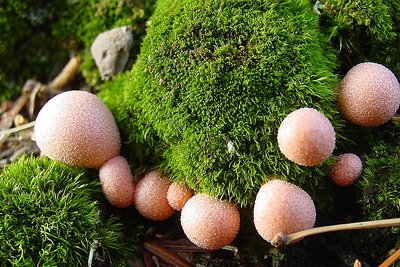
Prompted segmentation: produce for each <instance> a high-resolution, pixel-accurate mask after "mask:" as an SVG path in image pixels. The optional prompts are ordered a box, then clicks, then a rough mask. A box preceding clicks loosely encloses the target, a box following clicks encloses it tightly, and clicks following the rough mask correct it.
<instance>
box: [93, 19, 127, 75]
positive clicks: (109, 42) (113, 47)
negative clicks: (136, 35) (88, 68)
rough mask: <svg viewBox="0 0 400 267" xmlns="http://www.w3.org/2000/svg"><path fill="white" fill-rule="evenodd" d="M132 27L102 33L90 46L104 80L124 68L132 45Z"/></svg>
mask: <svg viewBox="0 0 400 267" xmlns="http://www.w3.org/2000/svg"><path fill="white" fill-rule="evenodd" d="M132 43H133V37H132V32H131V28H130V27H129V26H123V27H119V28H115V29H112V30H109V31H106V32H103V33H100V34H99V35H98V36H97V37H96V39H95V40H94V42H93V44H92V46H91V47H90V52H91V53H92V55H93V58H94V61H95V62H96V65H97V67H98V68H99V70H100V75H101V78H102V79H103V80H109V79H111V78H112V77H114V76H115V75H116V74H117V73H119V72H121V71H123V70H124V67H125V64H126V62H127V61H128V58H129V49H130V48H131V47H132Z"/></svg>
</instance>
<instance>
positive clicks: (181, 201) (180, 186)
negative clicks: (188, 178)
mask: <svg viewBox="0 0 400 267" xmlns="http://www.w3.org/2000/svg"><path fill="white" fill-rule="evenodd" d="M192 196H193V192H192V190H191V189H190V188H189V187H188V186H187V184H185V183H172V184H171V185H170V186H169V188H168V192H167V200H168V203H169V205H170V206H171V207H172V208H173V209H174V210H178V211H179V210H182V208H183V206H185V203H186V202H187V201H188V200H189V199H190V198H191V197H192Z"/></svg>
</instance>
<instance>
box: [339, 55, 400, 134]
mask: <svg viewBox="0 0 400 267" xmlns="http://www.w3.org/2000/svg"><path fill="white" fill-rule="evenodd" d="M337 103H338V106H339V109H340V112H341V113H342V114H343V116H344V117H345V118H346V119H347V120H349V121H350V122H352V123H354V124H357V125H361V126H379V125H382V124H383V123H385V122H387V121H389V120H390V119H391V118H392V117H393V115H394V113H395V112H396V110H397V109H398V107H399V104H400V85H399V81H398V80H397V78H396V76H395V75H394V74H393V72H392V71H390V70H389V69H388V68H386V67H385V66H383V65H381V64H377V63H372V62H365V63H361V64H358V65H356V66H354V67H353V68H351V69H350V70H349V71H348V72H347V74H346V76H345V77H344V79H343V80H342V82H341V84H340V88H339V92H338V98H337Z"/></svg>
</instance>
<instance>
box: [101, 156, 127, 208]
mask: <svg viewBox="0 0 400 267" xmlns="http://www.w3.org/2000/svg"><path fill="white" fill-rule="evenodd" d="M99 176H100V181H101V187H102V189H103V193H104V195H105V196H106V198H107V200H108V202H110V204H111V205H113V206H115V207H118V208H126V207H129V206H131V205H133V200H134V195H135V183H134V181H133V176H132V173H131V170H130V168H129V165H128V162H127V161H126V159H125V158H124V157H122V156H116V157H114V158H112V159H110V160H108V161H106V163H104V164H103V166H101V168H100V171H99Z"/></svg>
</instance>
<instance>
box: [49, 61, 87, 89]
mask: <svg viewBox="0 0 400 267" xmlns="http://www.w3.org/2000/svg"><path fill="white" fill-rule="evenodd" d="M80 63H81V60H80V59H79V57H72V58H71V59H70V60H69V61H68V63H67V65H65V67H64V68H63V69H62V71H61V72H60V73H59V74H58V75H57V76H56V77H55V78H54V79H53V80H52V81H50V82H49V84H48V86H49V87H50V88H52V89H55V90H61V89H63V88H64V87H65V86H66V85H67V84H69V83H70V82H71V81H72V80H73V79H74V77H75V74H76V72H77V71H78V69H79V65H80Z"/></svg>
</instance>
